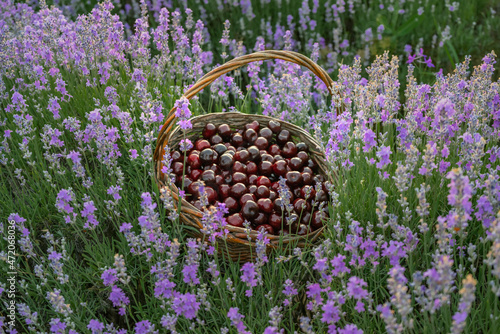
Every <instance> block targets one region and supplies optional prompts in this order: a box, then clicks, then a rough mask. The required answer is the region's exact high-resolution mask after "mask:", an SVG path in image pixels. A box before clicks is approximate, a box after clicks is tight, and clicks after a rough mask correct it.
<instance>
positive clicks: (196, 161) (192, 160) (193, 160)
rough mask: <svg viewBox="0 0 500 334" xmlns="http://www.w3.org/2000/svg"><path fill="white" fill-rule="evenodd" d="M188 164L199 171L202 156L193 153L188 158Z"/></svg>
mask: <svg viewBox="0 0 500 334" xmlns="http://www.w3.org/2000/svg"><path fill="white" fill-rule="evenodd" d="M188 164H189V166H191V168H194V169H199V168H200V167H201V161H200V156H199V155H197V154H193V153H191V154H190V155H189V156H188Z"/></svg>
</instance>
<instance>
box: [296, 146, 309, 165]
mask: <svg viewBox="0 0 500 334" xmlns="http://www.w3.org/2000/svg"><path fill="white" fill-rule="evenodd" d="M295 147H297V146H295ZM297 150H298V149H297ZM297 158H299V159H300V160H302V164H306V163H307V160H309V154H307V153H306V152H304V151H298V152H297Z"/></svg>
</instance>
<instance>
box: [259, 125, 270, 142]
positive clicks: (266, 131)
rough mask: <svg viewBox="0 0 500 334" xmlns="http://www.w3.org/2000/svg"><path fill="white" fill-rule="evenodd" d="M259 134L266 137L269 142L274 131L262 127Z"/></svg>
mask: <svg viewBox="0 0 500 334" xmlns="http://www.w3.org/2000/svg"><path fill="white" fill-rule="evenodd" d="M259 136H261V137H264V138H266V139H267V141H268V142H269V141H271V139H272V138H273V131H272V130H271V129H269V128H262V129H260V131H259Z"/></svg>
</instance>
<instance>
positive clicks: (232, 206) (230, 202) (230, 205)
mask: <svg viewBox="0 0 500 334" xmlns="http://www.w3.org/2000/svg"><path fill="white" fill-rule="evenodd" d="M224 204H225V205H226V209H227V210H228V211H229V213H235V212H238V210H239V209H240V206H239V204H238V201H237V200H236V199H234V198H233V197H228V198H226V199H225V200H224Z"/></svg>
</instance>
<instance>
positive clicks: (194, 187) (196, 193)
mask: <svg viewBox="0 0 500 334" xmlns="http://www.w3.org/2000/svg"><path fill="white" fill-rule="evenodd" d="M200 186H201V182H199V181H196V182H193V183H191V184H190V185H189V187H187V191H188V193H190V194H191V195H193V197H194V198H198V197H200V190H199V188H200Z"/></svg>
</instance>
